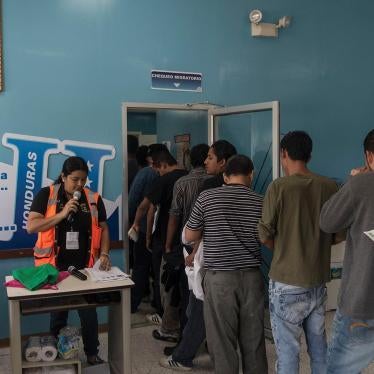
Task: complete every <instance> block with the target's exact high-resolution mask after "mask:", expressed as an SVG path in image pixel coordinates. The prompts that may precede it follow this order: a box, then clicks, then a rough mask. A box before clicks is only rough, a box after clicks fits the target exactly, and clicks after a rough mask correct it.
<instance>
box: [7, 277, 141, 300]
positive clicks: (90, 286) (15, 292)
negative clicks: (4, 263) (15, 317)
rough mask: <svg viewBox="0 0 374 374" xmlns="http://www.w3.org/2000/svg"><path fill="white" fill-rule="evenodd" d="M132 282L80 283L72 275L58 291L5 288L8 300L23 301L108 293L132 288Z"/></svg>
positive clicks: (59, 285) (9, 278)
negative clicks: (69, 295)
mask: <svg viewBox="0 0 374 374" xmlns="http://www.w3.org/2000/svg"><path fill="white" fill-rule="evenodd" d="M11 280H13V277H12V276H10V275H8V276H6V277H5V281H6V282H8V281H11ZM133 285H134V282H133V281H132V280H131V279H125V280H120V281H111V282H93V281H92V280H90V278H88V279H87V280H85V281H81V280H80V279H77V278H75V277H73V276H72V275H70V276H68V277H67V278H65V279H64V280H63V281H62V282H60V283H58V284H57V287H58V290H36V291H30V290H28V289H26V288H17V287H7V295H8V299H14V300H17V299H19V300H25V299H33V298H41V297H43V295H45V296H46V297H54V296H58V295H62V294H82V293H95V292H96V291H97V292H100V291H103V292H105V291H110V290H116V289H122V288H128V287H132V286H133Z"/></svg>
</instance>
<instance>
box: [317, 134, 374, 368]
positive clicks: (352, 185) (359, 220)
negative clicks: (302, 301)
mask: <svg viewBox="0 0 374 374" xmlns="http://www.w3.org/2000/svg"><path fill="white" fill-rule="evenodd" d="M364 156H365V166H364V167H360V168H357V169H353V170H352V171H351V175H352V177H351V178H350V179H349V180H348V181H347V183H346V184H345V185H344V186H343V187H342V188H341V189H340V190H339V192H337V193H336V194H335V195H334V196H332V197H331V198H330V200H328V201H327V202H326V203H325V205H324V206H323V209H322V212H321V221H320V225H321V228H322V230H323V231H325V232H330V233H332V232H337V231H341V230H347V242H346V246H345V256H344V263H343V277H342V283H341V286H340V294H339V301H338V309H337V311H336V314H335V319H334V324H333V332H332V339H331V342H330V345H329V350H328V360H327V373H328V374H351V373H360V372H361V370H363V369H364V368H365V367H367V366H368V365H369V363H370V362H371V361H373V360H374V292H373V285H374V272H373V268H374V194H373V191H374V172H373V170H374V129H373V130H371V131H370V132H369V133H368V134H367V136H366V138H365V141H364Z"/></svg>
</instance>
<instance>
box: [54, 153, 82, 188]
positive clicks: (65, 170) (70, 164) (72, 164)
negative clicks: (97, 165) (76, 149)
mask: <svg viewBox="0 0 374 374" xmlns="http://www.w3.org/2000/svg"><path fill="white" fill-rule="evenodd" d="M77 170H81V171H84V172H86V174H88V166H87V163H86V161H85V160H84V159H83V158H82V157H78V156H72V157H69V158H67V159H66V160H65V162H64V163H63V165H62V170H61V174H63V175H64V176H65V177H67V176H68V175H69V174H71V173H73V172H74V171H77ZM61 174H60V176H59V177H58V178H57V179H56V180H55V181H54V182H53V184H60V183H62V175H61Z"/></svg>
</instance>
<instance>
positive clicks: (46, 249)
mask: <svg viewBox="0 0 374 374" xmlns="http://www.w3.org/2000/svg"><path fill="white" fill-rule="evenodd" d="M60 187H61V185H60V184H55V185H52V186H50V187H49V189H50V192H49V198H48V203H47V210H46V213H45V215H44V217H45V218H48V217H52V216H54V215H55V214H56V208H57V197H58V191H59V189H60ZM83 191H84V193H85V195H86V199H87V203H88V206H89V209H90V213H91V240H90V253H89V258H88V261H87V262H88V264H87V266H88V267H92V266H93V265H94V263H95V260H96V257H97V256H98V252H99V248H94V243H100V241H101V230H100V229H99V228H98V227H99V224H98V210H97V202H98V199H99V194H98V193H95V192H92V191H90V190H89V189H88V188H84V189H83ZM56 244H57V243H56V233H55V228H54V227H51V228H50V229H48V230H46V231H43V232H39V233H38V240H37V241H36V243H35V247H34V260H35V266H40V265H43V264H51V265H53V266H56V256H57V253H56V251H57V245H56Z"/></svg>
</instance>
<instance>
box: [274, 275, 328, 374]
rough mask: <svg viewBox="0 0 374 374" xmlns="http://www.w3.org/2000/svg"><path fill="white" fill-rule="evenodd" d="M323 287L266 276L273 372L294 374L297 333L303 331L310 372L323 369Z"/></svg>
mask: <svg viewBox="0 0 374 374" xmlns="http://www.w3.org/2000/svg"><path fill="white" fill-rule="evenodd" d="M326 298H327V297H326V287H325V286H324V285H323V286H319V287H314V288H302V287H296V286H291V285H288V284H284V283H280V282H275V281H272V280H270V283H269V301H270V320H271V326H272V330H273V336H274V341H275V347H276V351H277V356H278V359H277V362H276V372H277V374H298V373H299V354H300V337H301V334H302V332H303V331H304V332H305V337H306V343H307V346H308V353H309V356H310V366H311V369H312V374H320V373H321V374H324V373H326V354H327V344H326V333H325V303H326Z"/></svg>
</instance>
